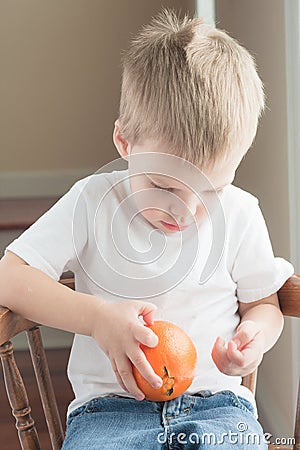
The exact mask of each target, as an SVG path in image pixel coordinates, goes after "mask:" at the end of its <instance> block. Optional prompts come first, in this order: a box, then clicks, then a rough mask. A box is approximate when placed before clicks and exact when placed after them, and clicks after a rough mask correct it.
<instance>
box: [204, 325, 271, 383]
mask: <svg viewBox="0 0 300 450" xmlns="http://www.w3.org/2000/svg"><path fill="white" fill-rule="evenodd" d="M264 348H265V336H264V333H263V331H262V330H261V329H260V328H259V326H258V325H257V323H256V322H254V321H252V320H246V321H244V322H242V323H241V324H240V325H239V327H238V328H237V333H236V334H235V335H234V336H233V338H232V339H231V341H229V342H228V346H227V347H226V345H225V341H224V339H223V338H221V337H220V336H219V337H218V338H217V340H216V342H215V344H214V346H213V349H212V354H211V355H212V359H213V361H214V363H215V364H216V366H217V368H218V369H219V370H220V371H221V372H223V373H225V374H226V375H239V376H245V375H248V374H249V373H251V372H253V370H255V369H256V367H257V366H258V365H259V364H260V362H261V360H262V358H263V354H264Z"/></svg>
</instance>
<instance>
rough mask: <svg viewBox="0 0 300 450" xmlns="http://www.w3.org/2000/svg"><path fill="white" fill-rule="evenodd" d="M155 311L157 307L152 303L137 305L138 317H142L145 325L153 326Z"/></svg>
mask: <svg viewBox="0 0 300 450" xmlns="http://www.w3.org/2000/svg"><path fill="white" fill-rule="evenodd" d="M156 310H157V306H156V305H154V304H153V303H150V302H149V303H148V302H141V303H140V304H139V316H142V317H143V320H144V322H145V323H146V324H147V325H152V324H153V322H154V317H155V313H156Z"/></svg>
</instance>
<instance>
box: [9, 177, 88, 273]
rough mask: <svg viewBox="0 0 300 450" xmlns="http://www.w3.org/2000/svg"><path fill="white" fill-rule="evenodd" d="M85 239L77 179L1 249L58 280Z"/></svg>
mask: <svg viewBox="0 0 300 450" xmlns="http://www.w3.org/2000/svg"><path fill="white" fill-rule="evenodd" d="M86 241H87V221H86V203H85V199H84V195H83V193H82V183H81V182H77V183H75V184H74V186H73V187H72V188H71V189H70V190H69V192H67V193H66V194H65V195H64V196H63V197H62V198H61V199H60V200H58V202H57V203H55V205H53V206H52V208H50V209H49V210H48V211H47V212H46V213H45V214H44V215H43V216H41V217H40V218H39V219H38V220H37V221H36V222H35V223H34V224H33V225H32V226H31V227H30V228H28V229H27V230H26V231H24V233H23V234H21V236H20V237H18V238H17V239H15V240H14V241H13V242H12V243H11V244H10V245H8V247H7V248H6V250H5V253H6V252H7V250H10V251H11V252H13V253H15V254H16V255H18V256H19V257H20V258H22V259H23V260H24V261H26V262H27V264H29V265H30V266H32V267H35V268H37V269H40V270H41V271H43V272H44V273H46V274H47V275H48V276H50V277H51V278H53V279H55V280H59V278H60V277H61V274H62V273H63V272H64V271H67V270H73V268H74V265H75V262H76V260H77V259H78V258H79V257H80V253H81V252H82V250H83V249H84V246H85V244H86Z"/></svg>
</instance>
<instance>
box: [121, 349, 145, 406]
mask: <svg viewBox="0 0 300 450" xmlns="http://www.w3.org/2000/svg"><path fill="white" fill-rule="evenodd" d="M115 368H116V369H115V374H116V377H117V379H118V381H119V383H120V384H121V386H123V385H124V387H125V391H127V392H130V393H131V394H132V395H133V396H134V398H135V399H136V400H143V399H144V398H145V395H144V394H143V392H142V391H141V390H140V389H139V388H138V386H137V384H136V382H135V379H134V376H133V374H132V367H131V364H130V361H129V359H128V358H127V357H126V356H125V355H124V357H119V358H118V359H116V360H115Z"/></svg>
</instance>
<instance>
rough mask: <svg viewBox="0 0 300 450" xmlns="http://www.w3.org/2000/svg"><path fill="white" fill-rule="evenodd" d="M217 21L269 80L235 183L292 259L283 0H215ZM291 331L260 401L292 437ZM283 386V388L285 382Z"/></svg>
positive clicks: (277, 430) (262, 381)
mask: <svg viewBox="0 0 300 450" xmlns="http://www.w3.org/2000/svg"><path fill="white" fill-rule="evenodd" d="M216 16H217V24H218V26H219V27H220V28H224V29H226V30H227V31H229V34H231V35H232V36H233V37H235V38H237V39H238V40H239V41H240V42H241V43H243V44H244V45H245V46H246V47H247V48H248V49H249V50H250V51H251V52H252V54H253V55H254V56H255V58H256V61H257V64H258V68H259V73H260V75H261V77H262V79H263V81H264V84H265V92H266V96H267V108H266V111H265V114H264V117H263V119H262V121H261V126H260V128H259V131H258V134H257V139H256V141H255V143H254V145H253V148H252V149H251V150H250V152H249V154H248V155H247V157H246V158H245V160H244V161H243V163H242V165H241V166H240V168H239V170H238V173H237V177H236V180H235V184H236V185H238V186H240V187H242V188H244V189H246V190H248V191H250V192H252V193H253V194H254V195H256V196H257V197H258V198H259V199H260V205H261V208H262V210H263V213H264V215H265V218H266V221H267V224H268V227H269V231H270V235H271V239H272V243H273V247H274V252H275V253H276V254H277V255H280V256H283V257H286V258H287V259H289V258H290V240H289V239H290V232H289V194H288V134H287V121H286V115H287V97H286V74H285V14H284V2H283V1H282V0H263V1H261V0H251V1H249V0H217V1H216ZM291 347H292V332H291V326H290V323H289V322H288V321H287V323H286V327H285V331H284V333H283V335H282V337H281V338H280V340H279V342H278V343H277V345H276V347H275V348H273V349H272V350H271V351H270V352H269V353H268V354H267V355H266V356H265V358H264V362H263V364H262V366H261V369H260V371H259V384H258V395H257V397H258V405H259V410H260V414H261V420H262V421H263V423H264V425H265V430H266V431H267V432H271V433H272V434H276V435H277V436H279V437H281V436H291V432H292V426H293V417H292V414H291V405H292V403H293V400H294V398H293V395H295V392H294V391H293V390H294V389H295V387H296V386H293V384H292V375H291V371H292V368H293V358H295V357H299V356H298V355H294V356H292V355H291V352H290V349H291ZM283 386H284V387H283Z"/></svg>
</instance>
